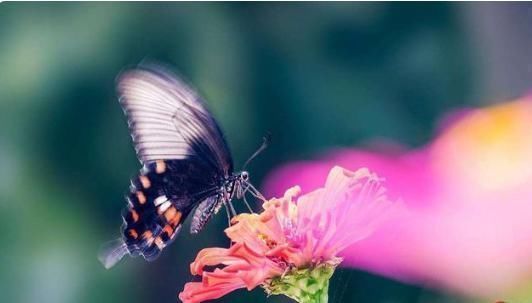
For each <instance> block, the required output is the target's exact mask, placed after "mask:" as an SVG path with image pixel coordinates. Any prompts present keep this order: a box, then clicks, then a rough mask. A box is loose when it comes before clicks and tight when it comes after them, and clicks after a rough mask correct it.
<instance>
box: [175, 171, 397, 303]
mask: <svg viewBox="0 0 532 303" xmlns="http://www.w3.org/2000/svg"><path fill="white" fill-rule="evenodd" d="M300 191H301V190H300V188H299V187H297V186H296V187H292V188H290V189H289V190H287V191H286V192H285V194H284V196H283V197H282V198H280V199H276V198H274V199H271V200H269V201H266V202H265V203H264V204H263V208H264V211H263V212H262V213H260V214H241V215H239V216H237V217H235V218H234V219H233V223H234V225H233V226H231V227H229V228H227V229H226V230H225V233H226V234H227V236H228V237H229V238H230V239H231V241H232V246H231V247H230V248H206V249H203V250H202V251H200V253H199V254H198V256H197V257H196V260H195V261H194V262H193V263H192V264H191V272H192V274H194V275H201V276H202V281H201V282H191V283H187V284H186V285H185V289H184V290H183V292H182V293H180V295H179V298H180V299H181V300H182V301H183V302H185V303H194V302H203V301H205V300H210V299H216V298H219V297H221V296H223V295H225V294H227V293H229V292H231V291H233V290H235V289H239V288H247V289H248V290H251V289H253V288H255V287H257V286H259V285H261V286H263V287H264V288H266V289H267V291H269V293H276V288H275V285H279V284H280V283H282V281H283V279H287V278H286V277H289V276H290V273H291V272H293V271H294V270H298V269H309V268H311V269H312V268H316V267H319V266H321V265H323V264H325V266H326V267H327V266H329V268H332V270H329V271H327V275H325V276H324V281H322V282H323V283H324V285H325V286H328V279H329V278H330V275H332V272H333V271H334V267H335V266H336V265H337V264H338V262H339V259H338V258H337V256H338V254H339V253H340V252H341V251H343V250H344V249H345V248H346V247H348V246H350V245H352V244H353V243H355V242H357V241H359V240H361V239H363V238H365V237H367V236H368V235H369V234H370V233H371V232H372V231H373V230H374V229H375V228H376V227H377V225H378V224H380V223H381V221H382V220H383V219H384V218H386V217H387V215H388V214H389V213H390V212H391V211H392V210H393V209H395V208H394V207H391V206H392V205H394V204H393V203H391V202H390V201H389V200H388V199H387V198H386V195H385V190H384V188H383V187H382V185H381V179H380V178H378V177H377V176H376V175H375V174H373V173H370V172H369V171H368V170H367V169H359V170H358V171H356V172H351V171H348V170H345V169H343V168H341V167H334V168H333V169H332V170H331V171H330V173H329V175H328V177H327V181H326V183H325V187H323V188H319V189H316V190H314V191H312V192H310V193H308V194H305V195H300ZM217 265H222V266H223V267H221V268H216V269H214V270H213V271H205V270H204V269H205V267H206V266H217ZM298 279H299V278H298ZM274 284H275V285H274ZM287 295H290V294H287ZM320 295H323V293H321V294H320ZM297 296H298V295H295V294H294V295H293V296H292V297H293V298H295V299H298V300H300V302H303V301H304V298H300V297H297ZM325 296H326V288H325Z"/></svg>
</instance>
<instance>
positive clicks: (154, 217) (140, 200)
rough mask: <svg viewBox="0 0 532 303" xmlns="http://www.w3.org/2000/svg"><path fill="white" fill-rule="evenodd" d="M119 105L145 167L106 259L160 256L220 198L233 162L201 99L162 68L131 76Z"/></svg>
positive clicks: (121, 89) (122, 82)
mask: <svg viewBox="0 0 532 303" xmlns="http://www.w3.org/2000/svg"><path fill="white" fill-rule="evenodd" d="M118 90H119V94H120V103H121V105H122V107H123V109H124V112H125V113H126V115H127V118H128V124H129V127H130V131H131V136H132V138H133V142H134V145H135V149H136V151H137V156H138V158H139V160H140V161H141V162H142V163H143V165H144V167H143V169H142V170H141V173H140V174H139V176H138V177H137V178H136V179H134V180H133V181H132V186H131V188H130V193H129V194H128V196H127V200H128V202H129V203H128V207H127V209H126V210H125V211H124V215H123V217H124V222H125V224H124V226H123V237H122V240H121V241H118V242H117V244H113V247H112V248H111V249H108V250H106V251H104V252H103V254H102V255H101V256H100V260H101V261H102V262H103V263H104V265H105V266H106V267H110V266H112V265H113V264H115V263H116V262H117V261H118V260H120V258H122V257H123V256H124V255H126V254H131V255H142V256H143V257H144V258H145V259H146V260H148V261H151V260H154V259H156V258H157V257H158V256H159V254H160V252H161V251H162V249H163V248H164V247H166V246H167V245H168V244H169V243H171V242H172V240H173V239H174V238H175V236H176V234H177V233H178V231H179V230H180V228H181V225H182V222H183V221H184V220H185V218H186V217H187V216H188V214H189V213H190V212H191V211H192V209H193V208H194V207H195V206H197V205H198V203H200V201H204V200H206V199H209V197H217V196H218V192H219V188H220V186H221V182H223V180H224V178H225V177H226V176H228V175H229V174H231V173H232V169H233V163H232V159H231V155H230V153H229V148H228V146H227V144H226V142H225V140H224V138H223V135H222V132H221V130H220V128H219V126H218V124H217V123H216V121H215V120H214V119H213V118H212V116H211V114H210V113H209V112H208V110H207V109H206V108H205V106H204V102H203V101H202V100H201V98H200V97H199V96H198V95H197V94H196V93H195V92H194V91H193V90H192V89H191V88H189V87H188V86H187V85H185V84H184V82H182V81H181V80H179V79H178V78H177V77H176V76H174V75H172V74H171V73H169V72H168V71H166V70H164V69H163V68H160V67H153V66H152V67H149V68H141V69H137V70H133V71H129V72H126V73H124V74H123V75H122V76H121V77H120V78H119V82H118Z"/></svg>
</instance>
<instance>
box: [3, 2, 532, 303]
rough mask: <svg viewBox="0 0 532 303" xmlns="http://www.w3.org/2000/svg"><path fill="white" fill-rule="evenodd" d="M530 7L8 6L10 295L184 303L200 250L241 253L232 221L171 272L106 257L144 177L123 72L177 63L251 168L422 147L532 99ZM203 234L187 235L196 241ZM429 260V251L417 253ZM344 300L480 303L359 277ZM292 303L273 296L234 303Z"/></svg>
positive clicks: (176, 249) (343, 280)
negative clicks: (134, 183) (477, 114)
mask: <svg viewBox="0 0 532 303" xmlns="http://www.w3.org/2000/svg"><path fill="white" fill-rule="evenodd" d="M531 12H532V11H531V6H530V5H529V4H523V5H509V4H481V3H479V4H472V3H463V4H462V3H460V4H459V3H452V4H451V3H431V4H421V3H420V4H417V3H416V4H405V3H403V4H392V3H371V4H367V3H357V4H349V3H341V4H340V3H336V4H325V3H312V4H310V3H297V4H296V3H290V4H286V3H255V4H251V3H197V4H193V3H157V4H155V3H154V4H146V3H107V4H104V3H39V4H37V3H2V4H0V241H1V242H0V243H2V244H0V245H1V253H0V268H1V269H0V301H1V302H41V303H43V302H54V303H60V302H175V301H176V300H177V293H178V291H180V290H181V289H182V287H183V284H184V283H185V282H186V281H189V280H190V279H191V276H190V273H189V267H188V265H189V263H190V262H191V261H192V260H193V258H194V256H195V254H196V253H197V252H198V250H199V249H201V248H202V247H206V246H215V245H227V240H226V239H225V238H224V237H223V234H222V230H223V228H224V227H225V224H226V221H225V217H224V216H223V215H222V216H218V217H217V218H215V219H214V220H213V221H212V222H211V223H210V224H209V226H208V227H207V229H206V231H205V232H203V233H201V234H200V235H197V236H191V235H189V234H188V233H186V232H183V233H182V234H181V235H180V237H179V238H178V239H177V240H176V241H175V243H174V244H173V245H171V246H170V247H169V248H168V249H166V250H165V252H164V254H163V255H162V256H161V257H160V258H159V259H158V260H157V261H156V262H153V263H146V262H144V261H143V260H141V259H138V258H137V259H130V258H128V259H126V260H124V261H123V262H121V263H120V264H119V265H117V266H116V267H115V268H113V269H112V270H105V269H103V267H102V266H101V265H100V264H99V262H98V260H97V258H96V254H97V251H98V249H99V247H100V245H101V244H102V243H103V242H105V241H108V240H111V239H114V238H116V237H117V236H118V233H119V228H120V224H121V218H120V211H121V209H122V208H123V207H124V206H125V202H124V199H123V196H124V194H125V193H126V190H127V187H128V182H129V178H130V177H132V176H134V175H135V173H136V172H137V170H138V169H139V167H140V164H139V162H138V161H137V160H136V157H135V153H134V150H133V148H132V144H131V142H130V137H129V133H128V130H127V125H126V121H125V118H124V116H123V114H122V111H121V109H120V106H119V105H118V102H117V100H116V94H115V87H114V85H115V82H114V81H115V77H116V75H117V74H118V73H119V72H120V71H121V70H123V69H124V68H127V67H133V66H134V65H136V64H138V63H139V62H140V61H142V60H145V59H149V60H157V61H162V62H165V63H169V64H172V65H174V66H175V67H176V69H177V70H179V72H180V73H181V74H183V75H184V76H185V77H186V78H188V80H189V81H190V82H192V83H194V85H195V86H196V87H197V88H198V90H199V91H200V92H201V93H202V94H203V95H204V96H205V97H206V99H207V100H208V104H209V106H210V108H211V110H212V111H213V112H214V114H215V116H216V117H217V118H218V120H219V122H220V124H221V125H222V128H223V129H224V130H225V132H226V135H227V138H228V140H229V144H230V145H231V148H232V151H233V156H234V158H235V162H236V164H237V167H239V165H240V164H241V163H243V161H244V160H245V159H246V158H247V156H249V155H250V154H251V153H252V152H253V151H254V150H255V148H256V147H257V146H258V145H259V144H260V142H261V137H262V136H263V135H264V134H265V133H266V132H267V131H270V132H271V133H272V135H273V143H272V144H271V147H270V148H269V149H268V150H267V152H265V153H264V154H263V155H262V156H261V157H260V158H259V159H258V160H256V161H254V163H253V164H252V165H251V167H250V170H251V172H252V179H253V181H254V183H255V184H260V183H261V180H262V178H263V177H264V176H265V175H266V174H267V173H268V171H269V170H271V169H272V168H274V167H275V166H277V165H280V164H282V163H285V162H287V161H291V160H302V159H310V158H312V157H316V156H318V155H319V154H321V153H323V152H326V151H327V150H330V149H332V148H335V147H350V146H358V147H360V146H364V145H365V144H367V142H369V141H371V140H373V139H375V138H387V139H390V140H393V141H396V142H399V143H402V144H404V145H407V146H410V147H416V146H421V145H423V144H424V143H426V142H428V140H429V139H430V138H431V137H432V136H433V135H434V133H435V131H436V129H437V121H438V119H439V118H440V117H441V116H442V115H443V114H444V113H445V112H447V111H448V110H450V109H453V108H456V107H461V106H472V105H480V104H483V103H489V102H492V101H493V100H502V99H504V98H509V97H513V96H517V95H520V94H522V93H524V92H526V90H527V88H528V84H530V83H532V69H531V68H529V67H527V65H524V64H522V62H524V58H527V57H528V56H529V54H530V53H532V52H531V49H532V45H531V40H530V37H531V34H532V33H531V29H532V14H531ZM186 229H187V228H185V230H186ZM413 249H415V248H413ZM332 283H333V284H332V289H331V301H330V302H383V303H384V302H386V303H391V302H466V301H469V300H470V299H467V298H463V297H460V296H459V295H457V294H451V293H448V292H445V291H443V290H436V289H426V288H423V287H420V286H416V285H408V284H403V283H400V282H397V281H393V280H389V279H386V278H384V277H378V276H375V275H372V274H369V273H364V272H361V271H356V270H346V269H343V270H340V271H339V272H338V273H337V274H336V275H335V277H334V280H333V282H332ZM251 300H253V301H254V302H257V303H258V302H288V300H285V299H283V298H277V297H272V298H270V299H266V297H265V296H264V294H263V293H262V291H261V290H256V291H253V292H251V293H248V292H246V291H239V292H236V293H233V294H231V295H229V296H227V297H225V298H223V299H222V300H220V302H250V301H251Z"/></svg>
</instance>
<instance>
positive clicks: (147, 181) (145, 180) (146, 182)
mask: <svg viewBox="0 0 532 303" xmlns="http://www.w3.org/2000/svg"><path fill="white" fill-rule="evenodd" d="M139 180H140V184H142V187H143V188H150V186H151V182H150V179H148V177H146V176H140V177H139Z"/></svg>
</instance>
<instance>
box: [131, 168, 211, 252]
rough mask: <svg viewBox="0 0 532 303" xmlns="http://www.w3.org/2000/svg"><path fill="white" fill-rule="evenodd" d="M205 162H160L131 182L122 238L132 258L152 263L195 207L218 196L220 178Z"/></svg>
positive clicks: (144, 170) (145, 169)
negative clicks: (202, 201) (143, 259)
mask: <svg viewBox="0 0 532 303" xmlns="http://www.w3.org/2000/svg"><path fill="white" fill-rule="evenodd" d="M206 167H208V166H207V165H205V164H203V163H202V161H194V160H193V159H188V160H166V161H164V160H157V161H154V162H150V163H148V164H147V165H145V167H144V169H143V170H142V172H141V173H140V174H139V176H138V177H137V178H135V179H134V180H133V181H132V185H131V188H130V193H129V194H128V197H127V200H128V202H129V203H128V207H127V208H126V209H125V211H124V214H123V218H124V222H125V224H124V227H123V237H124V242H125V243H126V245H127V248H128V251H129V253H130V254H132V255H142V256H143V257H144V258H145V259H146V260H148V261H151V260H154V259H155V258H157V257H158V256H159V254H160V252H161V251H162V250H163V249H164V248H165V247H166V246H167V245H168V244H170V243H171V242H172V241H173V240H174V238H175V236H176V234H177V233H178V232H179V230H180V228H181V225H182V223H183V221H184V220H185V218H186V217H187V216H188V214H189V213H190V212H191V210H192V209H193V208H194V207H195V206H196V204H197V203H198V202H199V201H201V200H204V199H208V198H209V197H210V196H213V195H215V194H216V191H217V189H218V188H217V187H216V178H217V175H216V174H215V173H214V172H212V171H210V174H209V170H208V169H206Z"/></svg>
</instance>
